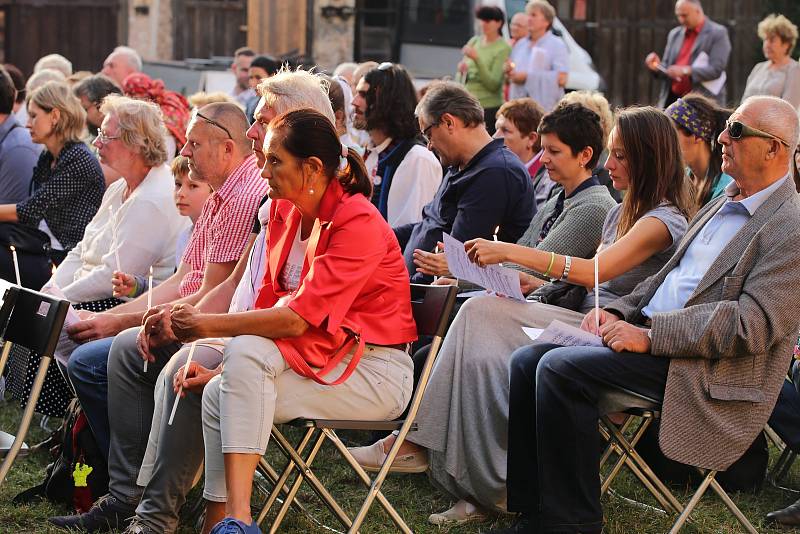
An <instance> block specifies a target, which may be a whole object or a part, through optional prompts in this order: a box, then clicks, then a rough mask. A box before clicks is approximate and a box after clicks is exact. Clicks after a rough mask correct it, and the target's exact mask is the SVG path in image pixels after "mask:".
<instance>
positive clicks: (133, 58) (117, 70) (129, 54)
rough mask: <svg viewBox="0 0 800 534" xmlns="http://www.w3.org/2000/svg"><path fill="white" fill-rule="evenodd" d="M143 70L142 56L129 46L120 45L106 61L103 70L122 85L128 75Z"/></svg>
mask: <svg viewBox="0 0 800 534" xmlns="http://www.w3.org/2000/svg"><path fill="white" fill-rule="evenodd" d="M141 71H142V57H141V56H140V55H139V52H137V51H136V50H134V49H133V48H131V47H129V46H118V47H116V48H115V49H114V51H113V52H111V53H110V54H109V55H108V57H107V58H106V60H105V61H103V69H102V70H101V72H102V73H103V74H105V75H106V76H108V77H109V78H111V79H112V80H114V81H115V82H116V84H117V85H119V86H120V87H122V82H124V81H125V78H127V77H128V75H130V74H133V73H134V72H141Z"/></svg>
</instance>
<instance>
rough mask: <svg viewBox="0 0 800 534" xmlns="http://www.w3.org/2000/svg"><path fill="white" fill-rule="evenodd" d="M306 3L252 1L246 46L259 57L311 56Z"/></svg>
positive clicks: (307, 6) (280, 0) (286, 0)
mask: <svg viewBox="0 0 800 534" xmlns="http://www.w3.org/2000/svg"><path fill="white" fill-rule="evenodd" d="M309 3H310V2H308V1H306V0H271V1H269V2H267V1H264V0H249V1H248V17H247V19H248V20H247V46H249V47H250V48H252V49H253V50H255V51H256V53H265V54H271V55H273V56H283V55H286V54H289V53H291V52H295V53H298V54H300V55H306V54H309V53H310V52H311V51H310V50H308V44H309V40H308V31H309V29H310V28H309V24H308V16H309V5H308V4H309Z"/></svg>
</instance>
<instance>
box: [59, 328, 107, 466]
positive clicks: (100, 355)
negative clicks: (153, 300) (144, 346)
mask: <svg viewBox="0 0 800 534" xmlns="http://www.w3.org/2000/svg"><path fill="white" fill-rule="evenodd" d="M112 341H114V338H113V337H107V338H104V339H98V340H97V341H90V342H88V343H84V344H83V345H81V346H80V347H78V348H77V349H75V350H74V351H72V355H71V356H70V357H69V362H68V364H67V374H69V379H70V380H71V381H72V385H73V387H74V388H75V393H76V394H77V395H78V399H79V400H80V402H81V408H83V413H85V414H86V419H88V421H89V427H90V428H91V429H92V432H93V433H94V437H95V439H96V440H97V446H98V447H100V450H101V451H102V452H103V454H104V455H105V459H106V462H108V447H109V443H110V441H111V438H110V435H111V432H110V430H109V425H108V353H109V352H110V350H111V342H112Z"/></svg>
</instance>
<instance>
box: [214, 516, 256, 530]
mask: <svg viewBox="0 0 800 534" xmlns="http://www.w3.org/2000/svg"><path fill="white" fill-rule="evenodd" d="M210 534H262V532H261V529H260V528H258V525H257V524H256V522H255V520H254V521H253V523H252V524H250V525H245V524H244V521H239V520H238V519H234V518H232V517H226V518H225V519H223V520H222V521H220V522H219V523H217V524H216V525H214V528H212V529H211V533H210Z"/></svg>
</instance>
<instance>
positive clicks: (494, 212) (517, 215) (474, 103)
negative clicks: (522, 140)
mask: <svg viewBox="0 0 800 534" xmlns="http://www.w3.org/2000/svg"><path fill="white" fill-rule="evenodd" d="M416 115H417V118H418V119H419V128H420V130H421V131H422V134H423V136H424V137H425V138H426V140H427V142H428V148H429V149H430V150H433V151H434V152H435V153H436V154H438V156H439V158H440V159H441V162H442V165H443V166H444V167H446V168H448V169H447V174H446V175H445V177H444V178H443V179H442V183H441V185H440V186H439V189H438V191H436V195H435V196H434V197H433V200H432V201H431V202H430V203H429V204H428V205H426V206H425V207H424V208H423V209H422V220H421V221H420V222H418V223H413V224H406V225H403V226H398V227H395V229H394V232H395V235H396V236H397V239H398V241H399V242H400V247H401V248H402V249H403V256H404V258H405V261H406V267H408V272H409V274H410V275H412V281H419V280H422V279H423V278H422V275H421V274H420V273H417V272H416V265H415V264H414V250H415V249H419V250H424V251H428V252H430V251H433V250H434V248H435V247H436V243H437V242H439V241H441V240H442V232H447V233H449V234H450V235H452V236H453V237H455V238H456V239H458V240H459V241H467V240H469V239H474V238H476V237H483V238H485V239H492V236H493V235H494V233H495V230H496V229H497V238H498V239H499V240H500V241H506V242H508V243H515V242H516V241H517V239H519V238H520V237H521V236H522V234H523V233H524V232H525V230H526V229H527V228H528V225H529V224H530V222H531V219H532V218H533V215H534V213H535V212H536V207H535V205H534V202H533V186H532V184H531V180H530V177H529V175H528V171H527V169H525V166H524V165H523V164H522V162H521V161H520V160H519V158H518V157H517V156H515V155H514V154H513V153H512V152H511V151H510V150H508V148H506V147H505V146H504V145H503V140H502V139H492V138H491V137H490V136H489V133H488V132H487V131H486V127H485V125H484V122H483V109H482V108H481V105H480V104H479V103H478V100H477V99H476V98H475V97H473V96H472V95H471V94H469V93H468V92H467V91H466V90H465V89H464V88H463V87H462V86H461V85H459V84H456V83H452V82H437V83H434V84H431V85H430V86H429V88H428V91H427V92H426V93H425V96H424V97H423V98H422V100H420V102H419V104H417V110H416Z"/></svg>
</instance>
